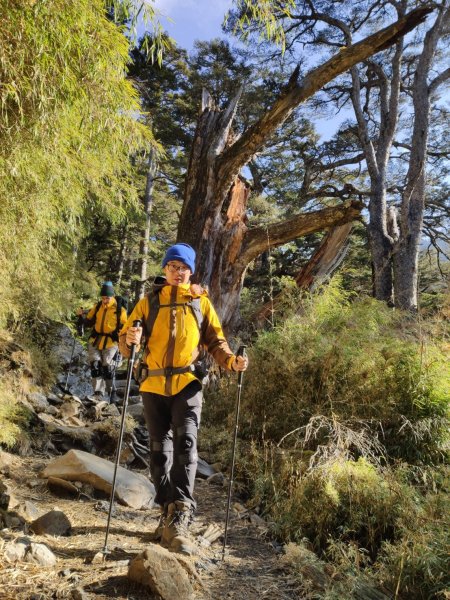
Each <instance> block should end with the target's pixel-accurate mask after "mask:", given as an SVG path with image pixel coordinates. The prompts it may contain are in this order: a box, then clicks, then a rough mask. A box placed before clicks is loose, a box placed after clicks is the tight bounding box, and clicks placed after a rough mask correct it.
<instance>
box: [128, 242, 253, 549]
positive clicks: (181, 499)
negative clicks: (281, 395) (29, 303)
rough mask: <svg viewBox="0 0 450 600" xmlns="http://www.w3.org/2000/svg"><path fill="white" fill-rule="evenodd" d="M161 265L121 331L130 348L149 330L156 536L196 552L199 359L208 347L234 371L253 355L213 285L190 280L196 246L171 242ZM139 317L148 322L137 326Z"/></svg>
mask: <svg viewBox="0 0 450 600" xmlns="http://www.w3.org/2000/svg"><path fill="white" fill-rule="evenodd" d="M162 266H163V269H164V274H165V281H164V283H161V284H158V285H155V287H154V289H153V291H152V292H150V293H149V294H148V295H147V296H146V297H145V298H143V299H142V300H140V301H139V302H138V303H137V304H136V306H135V308H134V310H133V312H132V314H131V315H130V317H129V319H128V321H127V323H126V325H125V326H124V328H123V329H122V332H121V335H120V350H121V353H122V354H123V356H125V357H127V356H129V355H130V347H131V345H132V344H139V343H140V342H141V337H142V334H144V336H145V346H144V361H145V376H144V379H143V380H142V383H141V387H140V391H141V394H142V400H143V404H144V414H145V419H146V422H147V427H148V430H149V434H150V452H151V454H150V470H151V477H152V481H153V483H154V485H155V488H156V498H155V503H156V504H159V505H160V507H161V518H160V522H159V525H158V527H157V529H156V531H155V533H154V538H155V539H157V538H159V537H160V538H161V540H162V543H163V545H165V546H166V547H168V548H169V549H170V550H173V551H176V552H182V553H184V554H192V553H193V552H194V546H193V544H192V543H191V541H190V540H189V537H188V526H189V524H190V522H191V520H192V516H193V512H194V510H195V506H196V502H195V499H194V481H195V475H196V470H197V460H198V456H197V431H198V428H199V425H200V416H201V410H202V384H201V379H202V378H203V376H204V373H201V372H200V369H199V363H198V360H199V358H200V353H201V350H202V348H204V349H206V350H207V351H208V352H209V353H210V354H211V356H212V357H213V358H214V360H215V361H216V362H217V363H218V364H219V365H220V366H221V367H224V368H225V369H228V370H230V371H244V370H245V369H246V368H247V364H248V361H247V358H245V357H242V356H240V357H237V356H235V354H233V352H232V351H231V350H230V348H229V346H228V344H227V341H226V339H225V336H224V334H223V331H222V327H221V325H220V322H219V319H218V316H217V314H216V311H215V310H214V308H213V306H212V304H211V301H210V300H209V298H208V295H207V293H206V291H203V290H199V289H196V288H198V287H199V286H191V283H190V278H191V275H192V274H193V273H194V271H195V251H194V250H193V249H192V248H191V247H190V246H188V245H187V244H182V243H179V244H175V245H174V246H171V247H170V248H169V249H168V250H167V252H166V255H165V256H164V259H163V261H162ZM137 319H139V320H140V321H141V322H142V327H139V328H137V327H133V326H132V324H133V321H135V320H137Z"/></svg>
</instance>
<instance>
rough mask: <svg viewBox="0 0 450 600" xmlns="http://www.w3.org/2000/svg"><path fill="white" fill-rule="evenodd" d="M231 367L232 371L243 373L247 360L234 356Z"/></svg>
mask: <svg viewBox="0 0 450 600" xmlns="http://www.w3.org/2000/svg"><path fill="white" fill-rule="evenodd" d="M231 367H232V369H233V371H245V370H246V369H247V367H248V358H247V357H246V356H236V358H235V359H234V361H233V363H232V365H231Z"/></svg>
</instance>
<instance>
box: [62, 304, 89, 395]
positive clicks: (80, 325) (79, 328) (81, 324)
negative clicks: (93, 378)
mask: <svg viewBox="0 0 450 600" xmlns="http://www.w3.org/2000/svg"><path fill="white" fill-rule="evenodd" d="M77 333H78V335H79V336H80V337H83V335H84V322H83V316H82V315H79V316H78V322H77ZM76 341H77V339H76V337H75V336H73V344H72V352H71V354H70V360H69V368H68V369H67V377H66V383H65V384H64V391H65V392H66V393H67V392H68V391H69V389H68V387H67V385H68V383H69V377H70V371H71V370H72V361H73V355H74V354H75V344H76Z"/></svg>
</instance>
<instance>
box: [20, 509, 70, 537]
mask: <svg viewBox="0 0 450 600" xmlns="http://www.w3.org/2000/svg"><path fill="white" fill-rule="evenodd" d="M30 529H31V530H32V531H33V532H34V533H36V534H37V535H45V534H47V535H70V531H71V529H72V525H71V523H70V521H69V519H68V518H67V517H66V515H65V514H64V513H63V512H62V511H61V510H51V511H50V512H48V513H46V514H45V515H42V517H39V518H38V519H36V520H35V521H33V522H32V523H31V525H30Z"/></svg>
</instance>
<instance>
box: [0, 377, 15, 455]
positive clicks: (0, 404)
mask: <svg viewBox="0 0 450 600" xmlns="http://www.w3.org/2000/svg"><path fill="white" fill-rule="evenodd" d="M19 418H20V410H19V406H18V404H17V398H16V396H15V394H14V392H13V391H12V389H11V382H10V380H9V378H7V379H5V378H2V379H0V444H4V445H5V446H8V447H11V446H13V445H14V443H15V442H16V440H17V437H18V436H19V434H20V427H19V425H18V421H19Z"/></svg>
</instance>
